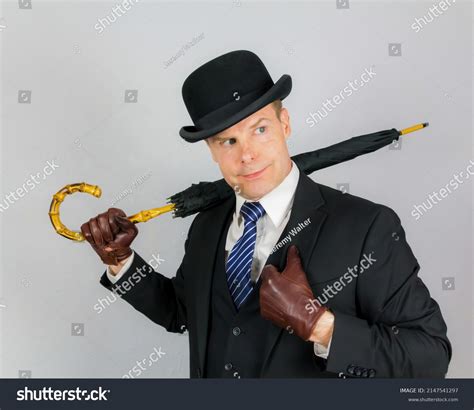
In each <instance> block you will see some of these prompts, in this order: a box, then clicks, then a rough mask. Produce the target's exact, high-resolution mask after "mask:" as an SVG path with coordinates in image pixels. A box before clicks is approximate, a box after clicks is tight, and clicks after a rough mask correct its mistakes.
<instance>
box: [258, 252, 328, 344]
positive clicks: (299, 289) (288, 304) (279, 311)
mask: <svg viewBox="0 0 474 410" xmlns="http://www.w3.org/2000/svg"><path fill="white" fill-rule="evenodd" d="M260 277H261V280H262V284H261V286H260V314H261V315H262V316H263V317H264V318H265V319H267V320H270V321H272V322H273V323H274V324H276V325H277V326H280V327H282V328H284V329H287V330H289V331H291V330H290V328H291V329H292V330H293V331H294V332H295V333H296V334H297V335H298V336H299V337H301V338H302V339H303V340H305V341H307V340H309V338H310V337H311V335H312V332H313V329H314V327H315V326H316V323H317V321H318V320H319V318H320V317H321V315H322V314H323V313H324V312H325V311H326V310H328V308H327V307H326V306H321V305H320V304H319V302H318V301H317V300H314V301H313V304H312V307H313V308H315V309H314V311H313V312H312V313H310V312H309V311H308V310H307V309H306V308H305V306H306V305H307V304H308V303H309V301H310V300H313V299H314V295H313V291H312V290H311V288H310V286H309V283H308V279H307V278H306V274H305V272H304V271H303V267H302V266H301V259H300V256H299V253H298V249H297V247H296V246H295V245H291V246H290V247H289V249H288V253H287V256H286V266H285V269H284V270H283V272H281V273H280V272H278V270H277V269H276V268H275V266H273V265H266V266H265V267H264V268H263V270H262V273H261V276H260Z"/></svg>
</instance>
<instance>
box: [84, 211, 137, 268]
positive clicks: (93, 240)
mask: <svg viewBox="0 0 474 410" xmlns="http://www.w3.org/2000/svg"><path fill="white" fill-rule="evenodd" d="M126 216H127V215H126V214H125V212H124V211H122V210H121V209H118V208H109V209H108V210H107V212H104V213H102V214H99V215H97V216H96V217H95V218H91V219H90V220H89V222H86V223H84V224H82V225H81V232H82V234H83V235H84V237H85V238H86V240H87V242H89V243H90V245H91V246H92V248H93V249H94V250H95V251H96V252H97V254H98V255H99V256H100V259H101V260H102V262H104V263H105V264H106V265H118V263H119V262H121V261H123V260H125V259H127V258H128V257H129V256H130V255H131V254H132V250H131V249H130V244H131V243H132V241H133V240H134V239H135V237H136V236H137V234H138V228H137V227H136V226H135V224H134V223H133V222H130V221H129V220H128V219H127V218H126Z"/></svg>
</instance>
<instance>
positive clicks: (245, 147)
mask: <svg viewBox="0 0 474 410" xmlns="http://www.w3.org/2000/svg"><path fill="white" fill-rule="evenodd" d="M255 157H256V153H255V148H254V147H253V146H252V145H251V144H250V143H249V142H248V141H244V142H243V143H242V157H241V161H242V163H243V164H245V163H247V162H252V161H254V160H255Z"/></svg>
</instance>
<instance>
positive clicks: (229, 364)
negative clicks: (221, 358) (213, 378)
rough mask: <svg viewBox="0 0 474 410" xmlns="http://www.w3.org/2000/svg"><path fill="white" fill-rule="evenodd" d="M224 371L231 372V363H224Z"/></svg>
mask: <svg viewBox="0 0 474 410" xmlns="http://www.w3.org/2000/svg"><path fill="white" fill-rule="evenodd" d="M224 369H226V370H232V363H226V364H225V366H224Z"/></svg>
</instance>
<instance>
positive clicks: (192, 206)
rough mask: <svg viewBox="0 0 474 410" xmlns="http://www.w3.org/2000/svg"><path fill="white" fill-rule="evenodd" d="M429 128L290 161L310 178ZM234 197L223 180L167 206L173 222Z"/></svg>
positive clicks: (368, 138)
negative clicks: (314, 173) (318, 172)
mask: <svg viewBox="0 0 474 410" xmlns="http://www.w3.org/2000/svg"><path fill="white" fill-rule="evenodd" d="M427 126H428V123H421V124H417V125H414V126H413V127H409V128H405V129H403V130H401V131H398V130H397V129H395V128H392V129H389V130H383V131H378V132H374V133H371V134H364V135H359V136H357V137H353V138H350V139H348V140H345V141H342V142H339V143H337V144H334V145H330V146H329V147H325V148H321V149H318V150H315V151H310V152H305V153H302V154H298V155H295V156H292V157H291V159H292V160H293V161H294V162H295V163H296V165H298V168H299V169H300V170H301V171H302V172H304V173H305V174H306V175H309V174H311V173H313V172H314V171H317V170H319V169H323V168H327V167H330V166H332V165H336V164H339V163H341V162H345V161H349V160H351V159H353V158H356V157H358V156H360V155H364V154H368V153H369V152H374V151H377V150H378V149H380V148H382V147H385V146H387V145H389V144H391V143H392V142H393V141H395V140H398V138H399V137H400V135H405V134H408V133H409V132H413V131H417V130H419V129H422V128H425V127H427ZM232 195H234V190H233V189H232V188H231V187H230V186H229V184H227V182H226V181H225V179H224V178H222V179H219V180H217V181H214V182H199V183H198V184H192V185H191V186H190V187H189V188H187V189H185V190H184V191H181V192H178V193H176V194H174V195H172V196H170V197H169V198H167V200H168V201H167V202H168V203H173V204H175V209H174V210H173V218H176V217H180V218H185V217H187V216H190V215H193V214H195V213H198V212H201V211H204V210H206V209H209V208H212V207H214V206H216V205H218V204H220V203H221V202H222V201H224V200H225V199H227V198H229V197H230V196H232Z"/></svg>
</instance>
